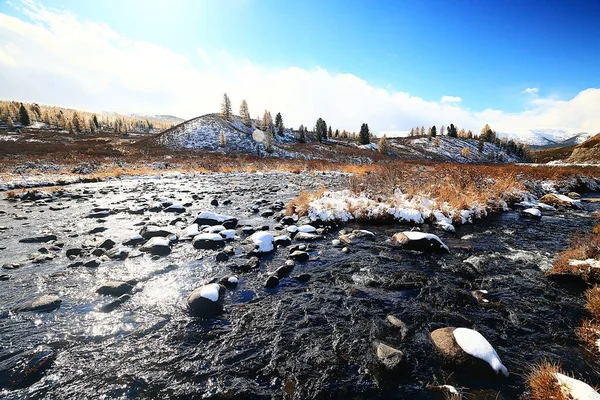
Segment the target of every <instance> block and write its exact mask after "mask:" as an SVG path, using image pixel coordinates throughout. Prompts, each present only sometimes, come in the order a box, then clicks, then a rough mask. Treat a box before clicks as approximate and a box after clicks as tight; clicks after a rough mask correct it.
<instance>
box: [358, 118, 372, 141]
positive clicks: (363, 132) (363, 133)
mask: <svg viewBox="0 0 600 400" xmlns="http://www.w3.org/2000/svg"><path fill="white" fill-rule="evenodd" d="M359 137H360V144H362V145H365V144H369V143H371V135H370V133H369V125H367V124H366V123H364V124H362V125H361V126H360V133H359Z"/></svg>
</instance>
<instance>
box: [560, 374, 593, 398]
mask: <svg viewBox="0 0 600 400" xmlns="http://www.w3.org/2000/svg"><path fill="white" fill-rule="evenodd" d="M553 375H554V377H555V378H556V381H557V382H558V385H559V386H560V389H561V391H562V392H563V394H564V395H566V396H571V397H572V398H573V399H574V400H600V394H599V393H598V392H596V391H595V390H594V389H593V388H592V387H591V386H590V385H588V384H587V383H585V382H582V381H580V380H578V379H575V378H571V377H570V376H566V375H563V374H561V373H559V372H555V373H553Z"/></svg>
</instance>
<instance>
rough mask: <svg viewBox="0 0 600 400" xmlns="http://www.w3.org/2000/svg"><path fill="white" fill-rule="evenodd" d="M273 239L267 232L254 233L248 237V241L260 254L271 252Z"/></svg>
mask: <svg viewBox="0 0 600 400" xmlns="http://www.w3.org/2000/svg"><path fill="white" fill-rule="evenodd" d="M274 239H275V238H274V237H273V235H272V234H270V233H269V232H264V231H261V232H256V233H254V234H252V236H250V240H252V242H253V243H254V244H255V245H256V246H257V247H258V251H259V252H260V253H268V252H270V251H273V249H274V246H273V240H274Z"/></svg>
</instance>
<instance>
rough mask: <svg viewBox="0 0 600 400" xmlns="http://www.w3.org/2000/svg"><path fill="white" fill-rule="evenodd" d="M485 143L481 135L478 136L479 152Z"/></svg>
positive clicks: (481, 151)
mask: <svg viewBox="0 0 600 400" xmlns="http://www.w3.org/2000/svg"><path fill="white" fill-rule="evenodd" d="M484 145H485V141H484V140H483V136H479V141H478V142H477V150H479V152H480V153H483V146H484Z"/></svg>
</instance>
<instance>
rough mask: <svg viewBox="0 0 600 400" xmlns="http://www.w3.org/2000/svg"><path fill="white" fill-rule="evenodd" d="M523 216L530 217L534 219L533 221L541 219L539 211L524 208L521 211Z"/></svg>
mask: <svg viewBox="0 0 600 400" xmlns="http://www.w3.org/2000/svg"><path fill="white" fill-rule="evenodd" d="M523 215H525V216H528V217H531V218H535V219H540V218H542V212H541V211H540V210H538V209H537V208H526V209H524V210H523Z"/></svg>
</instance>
